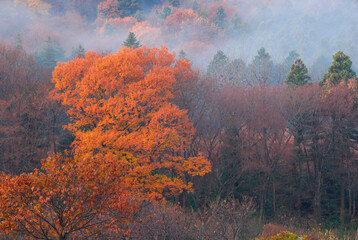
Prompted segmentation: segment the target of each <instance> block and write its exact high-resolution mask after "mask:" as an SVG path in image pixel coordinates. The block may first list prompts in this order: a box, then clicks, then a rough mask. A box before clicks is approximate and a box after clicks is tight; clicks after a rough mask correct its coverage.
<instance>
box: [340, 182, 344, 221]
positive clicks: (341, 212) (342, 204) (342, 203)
mask: <svg viewBox="0 0 358 240" xmlns="http://www.w3.org/2000/svg"><path fill="white" fill-rule="evenodd" d="M344 191H345V187H344V177H343V176H341V198H340V199H341V208H340V211H339V212H340V216H339V217H340V220H341V224H344V216H345V202H344V201H345V198H344Z"/></svg>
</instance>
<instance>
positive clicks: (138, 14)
mask: <svg viewBox="0 0 358 240" xmlns="http://www.w3.org/2000/svg"><path fill="white" fill-rule="evenodd" d="M134 18H135V19H137V21H138V22H142V21H144V17H143V14H142V11H139V10H138V11H136V13H135V14H134Z"/></svg>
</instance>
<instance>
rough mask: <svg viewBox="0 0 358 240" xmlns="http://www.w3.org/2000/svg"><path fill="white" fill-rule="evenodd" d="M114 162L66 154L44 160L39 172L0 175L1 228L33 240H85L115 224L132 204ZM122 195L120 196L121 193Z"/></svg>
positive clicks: (110, 228)
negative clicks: (89, 160) (83, 159)
mask: <svg viewBox="0 0 358 240" xmlns="http://www.w3.org/2000/svg"><path fill="white" fill-rule="evenodd" d="M120 170H121V169H120V167H118V164H113V165H109V164H98V163H90V164H86V165H84V164H83V163H80V162H78V161H77V160H74V159H72V158H69V157H61V156H55V157H53V158H48V159H47V160H46V161H44V162H43V166H42V171H38V170H35V172H33V173H29V174H22V175H20V176H16V177H10V176H6V175H2V176H0V202H1V204H0V230H2V231H4V232H5V233H12V234H14V233H16V232H21V233H25V234H26V235H27V236H29V237H31V238H33V239H63V240H64V239H78V238H80V239H87V237H89V236H91V237H93V236H100V235H98V234H104V233H106V231H107V230H111V232H117V233H118V231H119V229H118V227H117V226H118V224H119V223H121V222H123V221H124V220H126V219H123V216H129V215H130V214H132V212H133V210H134V209H135V207H136V202H135V201H134V198H133V197H130V196H131V194H130V192H129V191H130V190H129V188H128V185H125V183H121V184H114V180H115V179H116V178H118V177H120V176H121V175H122V173H121V171H120ZM119 193H120V194H119Z"/></svg>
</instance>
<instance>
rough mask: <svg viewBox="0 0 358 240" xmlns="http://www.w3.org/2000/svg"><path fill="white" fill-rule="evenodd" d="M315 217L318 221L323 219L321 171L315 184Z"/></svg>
mask: <svg viewBox="0 0 358 240" xmlns="http://www.w3.org/2000/svg"><path fill="white" fill-rule="evenodd" d="M314 215H315V217H316V219H320V218H321V171H318V173H317V177H316V184H315V196H314Z"/></svg>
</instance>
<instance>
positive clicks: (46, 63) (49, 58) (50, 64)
mask: <svg viewBox="0 0 358 240" xmlns="http://www.w3.org/2000/svg"><path fill="white" fill-rule="evenodd" d="M64 55H65V53H64V51H63V49H62V47H61V44H60V43H59V42H58V41H56V40H52V39H51V37H48V38H47V40H46V41H45V44H44V45H43V47H42V48H41V49H40V50H39V51H38V52H37V62H38V63H39V64H40V65H41V66H43V67H45V68H49V69H54V68H55V66H56V64H57V62H61V61H64V60H65V56H64Z"/></svg>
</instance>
